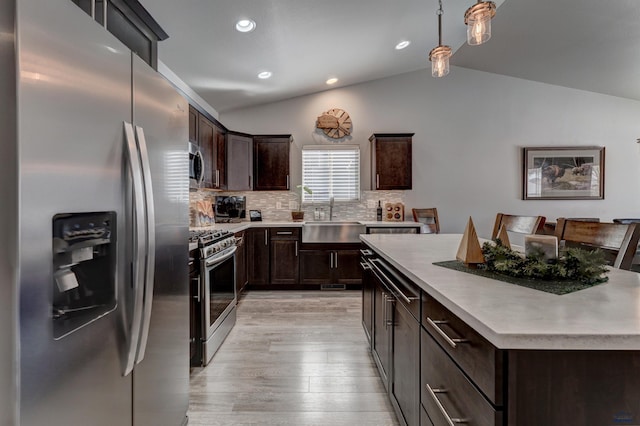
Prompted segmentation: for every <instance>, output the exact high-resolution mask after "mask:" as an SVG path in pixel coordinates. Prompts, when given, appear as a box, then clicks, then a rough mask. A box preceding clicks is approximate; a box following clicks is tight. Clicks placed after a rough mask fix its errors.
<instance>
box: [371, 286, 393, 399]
mask: <svg viewBox="0 0 640 426" xmlns="http://www.w3.org/2000/svg"><path fill="white" fill-rule="evenodd" d="M373 286H374V302H373V304H374V305H373V306H374V314H373V344H372V346H371V353H372V355H373V360H374V361H375V363H376V366H377V367H378V372H379V373H380V378H381V379H382V383H383V384H384V387H385V389H387V390H389V377H390V375H389V372H390V367H391V342H392V340H391V331H392V327H390V325H391V324H393V301H394V299H393V297H392V296H391V293H390V292H389V291H388V290H387V288H386V287H385V285H384V284H382V282H381V281H380V280H379V279H378V277H376V276H375V275H374V276H373Z"/></svg>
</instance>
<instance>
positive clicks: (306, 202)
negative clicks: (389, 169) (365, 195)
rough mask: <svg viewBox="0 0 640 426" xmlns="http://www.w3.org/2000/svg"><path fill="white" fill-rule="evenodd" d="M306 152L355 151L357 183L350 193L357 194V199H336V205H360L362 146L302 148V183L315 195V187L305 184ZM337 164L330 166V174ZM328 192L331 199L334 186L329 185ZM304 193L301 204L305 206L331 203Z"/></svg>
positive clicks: (302, 191)
mask: <svg viewBox="0 0 640 426" xmlns="http://www.w3.org/2000/svg"><path fill="white" fill-rule="evenodd" d="M305 151H306V152H310V151H315V152H318V151H353V152H354V154H355V159H357V170H356V171H355V178H356V179H355V181H356V185H357V186H356V187H353V188H351V190H350V191H349V192H353V193H354V194H355V198H350V199H336V200H335V202H336V203H359V202H360V201H361V199H362V185H361V183H362V182H361V165H362V161H361V158H362V156H361V150H360V146H359V145H305V146H303V147H302V156H301V157H302V158H301V174H302V176H301V181H302V185H306V186H308V187H309V188H311V190H312V191H313V192H314V194H315V193H316V190H314V188H313V185H311V184H310V183H309V182H305ZM334 165H335V163H333V162H332V163H331V166H329V167H328V168H329V170H330V172H331V171H333V170H335V169H334V167H333V166H334ZM327 190H328V192H329V194H330V195H329V197H331V195H332V194H333V186H332V185H331V184H330V183H329V184H328V185H327ZM301 193H302V198H301V200H300V201H301V203H302V204H303V205H312V204H326V203H328V202H329V199H324V198H323V199H320V200H317V199H315V197H314V194H308V193H306V192H305V191H304V190H301Z"/></svg>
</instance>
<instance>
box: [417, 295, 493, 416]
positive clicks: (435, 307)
mask: <svg viewBox="0 0 640 426" xmlns="http://www.w3.org/2000/svg"><path fill="white" fill-rule="evenodd" d="M422 300H423V302H422V326H423V327H424V328H425V329H426V330H427V331H428V332H429V334H431V336H433V338H434V339H435V340H436V341H437V342H438V343H439V344H440V346H442V348H443V349H444V350H445V351H446V352H447V353H448V354H449V355H450V356H451V358H453V360H454V361H455V362H456V363H457V364H458V365H459V366H460V368H461V369H462V370H463V371H464V372H465V374H467V376H469V378H470V379H471V380H473V382H474V383H475V384H476V385H477V386H478V387H479V388H480V390H482V392H484V394H485V395H486V397H487V398H488V399H489V400H490V401H492V402H493V403H494V404H495V405H502V400H503V386H502V378H503V358H504V351H501V350H499V349H497V348H496V347H495V346H493V345H492V344H491V343H490V342H489V341H488V340H486V339H485V338H484V337H482V336H480V334H478V333H477V332H476V331H475V330H474V329H473V328H471V327H469V326H468V325H467V324H466V323H465V322H464V321H462V320H461V319H460V318H458V317H457V316H455V315H454V314H453V313H451V311H449V310H448V309H447V308H445V307H444V306H442V305H441V304H440V303H439V302H437V301H436V300H435V299H434V298H433V297H431V296H429V295H426V294H425V295H424V296H423V299H422Z"/></svg>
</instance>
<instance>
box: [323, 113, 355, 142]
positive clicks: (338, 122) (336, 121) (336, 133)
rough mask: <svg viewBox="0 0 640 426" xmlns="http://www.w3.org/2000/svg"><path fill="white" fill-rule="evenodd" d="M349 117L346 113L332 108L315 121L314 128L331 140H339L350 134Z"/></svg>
mask: <svg viewBox="0 0 640 426" xmlns="http://www.w3.org/2000/svg"><path fill="white" fill-rule="evenodd" d="M351 126H352V124H351V117H349V114H347V112H346V111H344V110H342V109H339V108H333V109H330V110H329V111H327V112H324V113H322V115H321V116H319V117H318V119H317V120H316V127H317V128H318V129H320V130H322V131H323V132H324V134H325V135H327V136H328V137H330V138H331V139H341V138H343V137H345V136H349V135H350V134H351Z"/></svg>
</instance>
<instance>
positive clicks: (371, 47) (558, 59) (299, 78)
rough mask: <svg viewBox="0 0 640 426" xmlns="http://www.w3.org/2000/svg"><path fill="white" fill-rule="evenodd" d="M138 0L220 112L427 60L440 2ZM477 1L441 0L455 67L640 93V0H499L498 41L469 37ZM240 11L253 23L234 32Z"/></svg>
mask: <svg viewBox="0 0 640 426" xmlns="http://www.w3.org/2000/svg"><path fill="white" fill-rule="evenodd" d="M142 2H143V5H144V6H145V7H146V8H147V10H149V12H150V13H151V14H152V15H153V16H154V17H155V18H156V20H157V21H158V22H159V23H160V25H161V26H162V27H163V28H164V29H165V31H166V32H167V33H168V34H169V36H170V37H169V39H167V40H165V41H163V42H161V43H160V45H159V57H160V60H161V61H162V62H163V63H164V64H165V65H167V66H168V67H169V68H170V69H172V70H173V72H175V73H176V74H177V75H178V76H179V77H180V78H181V79H182V80H184V81H185V82H186V83H187V84H188V85H189V86H190V87H191V88H192V89H194V90H195V91H196V92H197V93H198V94H199V95H200V96H201V97H202V98H204V99H205V100H206V101H207V102H208V103H209V104H210V105H211V106H213V107H214V108H216V109H217V110H218V111H219V112H224V111H227V110H231V109H236V108H241V107H246V106H251V105H257V104H263V103H268V102H273V101H277V100H282V99H287V98H291V97H295V96H300V95H305V94H309V93H315V92H319V91H322V90H327V89H330V88H334V87H340V86H346V85H351V84H356V83H360V82H364V81H369V80H374V79H378V78H383V77H388V76H392V75H397V74H402V73H406V72H411V71H415V70H419V69H423V68H428V67H430V63H429V61H428V53H429V51H430V50H431V49H432V48H433V47H435V46H436V45H437V44H438V39H437V34H438V30H437V17H436V10H437V8H438V2H437V0H428V1H425V0H398V1H393V2H390V1H388V0H322V1H311V0H261V1H255V0H234V1H223V0H214V1H212V0H188V1H175V0H142ZM473 3H474V1H473V0H443V8H444V15H443V44H448V45H450V46H451V47H452V48H453V50H454V52H455V53H454V55H453V58H452V60H451V63H452V65H456V66H461V67H466V68H472V69H477V70H482V71H487V72H492V73H497V74H504V75H510V76H515V77H520V78H524V79H528V80H534V81H541V82H545V83H549V84H555V85H561V86H567V87H573V88H577V89H582V90H587V91H594V92H599V93H605V94H609V95H614V96H621V97H626V98H630V99H635V100H640V25H638V22H640V1H638V0H615V1H595V0H535V1H534V0H504V2H502V1H498V2H497V4H498V6H499V7H498V10H497V13H496V17H495V18H494V20H493V36H492V38H491V40H490V41H489V42H488V43H486V44H484V45H482V46H475V47H471V46H468V45H466V44H465V36H466V26H465V25H464V22H463V15H464V11H465V10H466V9H467V8H468V7H469V6H471V5H472V4H473ZM243 18H249V19H252V20H254V21H255V22H256V23H257V27H256V29H255V30H254V31H252V32H250V33H240V32H237V31H236V30H235V23H236V21H238V20H239V19H243ZM402 40H410V41H411V44H410V45H409V47H407V48H406V49H403V50H396V49H395V48H394V47H395V45H396V44H397V43H398V42H400V41H402ZM262 71H270V72H271V73H272V77H271V78H269V79H265V80H262V79H259V78H257V75H258V73H260V72H262ZM451 72H452V73H453V72H455V68H452V71H451ZM330 77H336V78H338V79H339V81H338V83H336V84H335V85H333V86H327V85H326V84H325V81H326V80H327V79H328V78H330ZM430 78H431V77H430ZM444 78H446V77H444Z"/></svg>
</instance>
